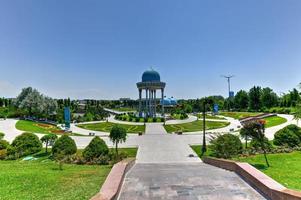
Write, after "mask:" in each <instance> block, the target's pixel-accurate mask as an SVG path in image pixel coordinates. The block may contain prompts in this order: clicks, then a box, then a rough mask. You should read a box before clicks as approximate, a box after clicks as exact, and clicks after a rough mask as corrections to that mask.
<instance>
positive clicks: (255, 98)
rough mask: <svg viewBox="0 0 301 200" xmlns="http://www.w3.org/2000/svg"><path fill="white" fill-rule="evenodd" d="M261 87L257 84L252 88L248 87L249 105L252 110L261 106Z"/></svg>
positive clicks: (256, 109)
mask: <svg viewBox="0 0 301 200" xmlns="http://www.w3.org/2000/svg"><path fill="white" fill-rule="evenodd" d="M261 93H262V90H261V87H259V86H257V87H256V86H254V87H253V88H251V89H250V91H249V98H250V101H249V107H250V109H252V110H255V111H258V110H260V108H261V105H262V104H261Z"/></svg>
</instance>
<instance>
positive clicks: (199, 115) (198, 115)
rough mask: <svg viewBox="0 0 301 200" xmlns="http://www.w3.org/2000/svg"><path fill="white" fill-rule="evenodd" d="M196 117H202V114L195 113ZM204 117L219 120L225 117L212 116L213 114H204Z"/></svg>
mask: <svg viewBox="0 0 301 200" xmlns="http://www.w3.org/2000/svg"><path fill="white" fill-rule="evenodd" d="M197 117H198V118H199V119H203V114H200V113H199V114H197ZM206 119H219V120H226V118H224V117H220V116H214V115H206Z"/></svg>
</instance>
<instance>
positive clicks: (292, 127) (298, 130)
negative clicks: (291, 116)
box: [284, 124, 301, 142]
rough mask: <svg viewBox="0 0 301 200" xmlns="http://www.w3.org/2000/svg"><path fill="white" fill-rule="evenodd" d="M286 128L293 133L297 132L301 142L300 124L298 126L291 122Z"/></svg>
mask: <svg viewBox="0 0 301 200" xmlns="http://www.w3.org/2000/svg"><path fill="white" fill-rule="evenodd" d="M284 128H285V129H288V130H290V131H292V132H293V133H295V134H296V135H297V136H298V137H299V140H300V142H301V128H300V127H299V126H297V125H295V124H290V125H288V126H286V127H284Z"/></svg>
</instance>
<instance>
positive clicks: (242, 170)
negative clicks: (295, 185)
mask: <svg viewBox="0 0 301 200" xmlns="http://www.w3.org/2000/svg"><path fill="white" fill-rule="evenodd" d="M203 162H204V163H207V164H209V165H213V166H216V167H219V168H223V169H226V170H229V171H233V172H235V173H237V174H238V175H240V176H241V177H242V178H243V179H244V180H245V181H247V182H248V183H249V184H250V185H251V186H253V187H255V188H256V189H257V190H258V191H260V192H261V193H262V194H264V195H265V196H266V197H268V198H270V199H272V200H297V199H298V200H301V192H298V191H294V190H290V189H287V188H286V187H284V186H283V185H281V184H280V183H278V182H276V181H275V180H273V179H272V178H270V177H269V176H267V175H265V174H264V173H262V172H261V171H259V170H257V169H256V168H255V167H253V166H251V165H249V164H248V163H241V162H235V161H230V160H223V159H215V158H208V157H207V158H203Z"/></svg>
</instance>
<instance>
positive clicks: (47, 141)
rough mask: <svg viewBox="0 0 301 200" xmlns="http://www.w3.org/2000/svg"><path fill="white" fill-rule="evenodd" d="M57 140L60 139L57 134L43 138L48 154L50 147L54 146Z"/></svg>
mask: <svg viewBox="0 0 301 200" xmlns="http://www.w3.org/2000/svg"><path fill="white" fill-rule="evenodd" d="M57 138H58V137H57V135H55V134H48V135H44V136H43V137H42V138H41V141H42V142H43V143H44V144H45V145H46V153H48V146H51V145H52V144H54V142H55V140H56V139H57Z"/></svg>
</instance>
